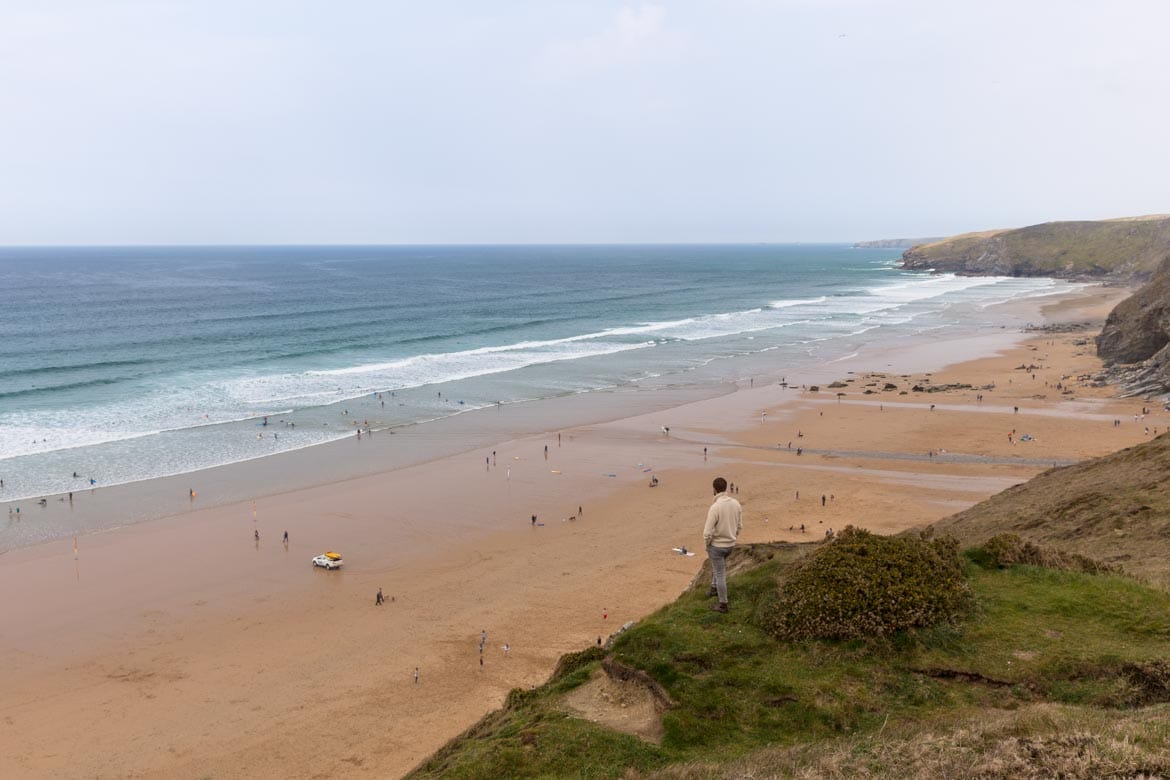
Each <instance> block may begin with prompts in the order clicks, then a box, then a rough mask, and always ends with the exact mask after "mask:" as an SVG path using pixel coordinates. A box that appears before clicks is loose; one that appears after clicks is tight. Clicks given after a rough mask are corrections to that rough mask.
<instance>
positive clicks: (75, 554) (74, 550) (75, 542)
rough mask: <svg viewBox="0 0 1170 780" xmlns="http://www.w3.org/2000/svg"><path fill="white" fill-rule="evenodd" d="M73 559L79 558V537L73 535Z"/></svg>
mask: <svg viewBox="0 0 1170 780" xmlns="http://www.w3.org/2000/svg"><path fill="white" fill-rule="evenodd" d="M73 560H77V537H76V536H75V537H73Z"/></svg>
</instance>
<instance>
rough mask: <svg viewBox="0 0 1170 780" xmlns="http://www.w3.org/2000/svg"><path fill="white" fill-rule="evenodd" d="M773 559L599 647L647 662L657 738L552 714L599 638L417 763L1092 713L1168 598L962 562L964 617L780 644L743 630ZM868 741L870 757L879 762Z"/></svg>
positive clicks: (452, 764)
mask: <svg viewBox="0 0 1170 780" xmlns="http://www.w3.org/2000/svg"><path fill="white" fill-rule="evenodd" d="M786 565H787V562H786V561H783V560H774V561H771V562H769V563H766V564H764V565H762V566H759V567H758V568H756V569H754V570H751V571H748V572H745V573H743V574H741V575H739V576H738V577H735V578H734V579H733V580H732V581H731V583H730V588H731V607H732V609H731V612H730V614H728V615H719V614H716V613H713V612H711V611H709V610H708V609H707V606H708V603H709V602H708V601H707V600H706V599H705V598H703V597H702V596H701V594H698V593H692V594H686V595H684V596H683V597H681V598H680V599H679V600H678V601H677V602H676V603H674V604H672V605H670V606H668V607H666V608H664V609H662V610H660V611H659V612H657V613H655V614H654V615H651V616H650V617H648V618H647V619H645V620H643V621H642V622H641V623H639V624H638V625H637V626H635V627H634V628H633V629H632V630H630V631H629V632H627V633H625V634H623V635H622V636H621V637H619V638H618V640H617V641H616V643H615V646H614V648H613V651H612V653H613V656H614V658H615V659H616V660H617V661H620V662H621V663H624V664H626V665H628V666H632V667H635V668H639V669H643V670H645V671H647V672H648V673H649V674H650V675H651V676H652V677H654V679H655V680H657V681H658V683H659V684H661V685H662V686H663V688H664V689H665V690H666V691H667V692H668V693H669V695H670V696H671V697H672V698H673V699H674V701H675V702H676V703H677V706H676V707H674V708H673V709H671V710H668V711H667V712H666V713H665V715H664V718H663V725H664V729H665V736H664V738H663V740H662V744H661V745H660V746H658V745H653V744H650V743H648V742H644V741H642V740H639V739H637V738H636V737H633V736H629V735H626V734H621V733H618V732H614V731H611V730H609V729H607V728H604V727H602V726H599V725H596V724H593V723H589V722H586V721H584V720H579V719H576V718H573V717H570V716H569V715H568V714H567V713H566V711H565V709H564V707H563V705H561V703H560V699H561V696H562V695H563V693H564V692H565V691H567V690H569V689H571V688H573V687H575V686H577V685H580V684H582V683H584V682H585V681H586V680H587V679H588V677H589V675H590V674H592V673H593V672H594V671H595V669H596V668H597V666H598V663H599V659H600V658H601V651H598V650H591V651H586V652H584V653H580V654H577V655H576V656H575V657H573V658H571V659H568V660H567V661H566V662H563V663H562V665H561V667H560V668H559V669H558V673H557V674H556V675H555V676H554V678H553V679H552V680H551V681H550V682H549V683H547V684H546V685H544V686H542V687H540V688H538V689H536V690H534V691H525V692H519V691H517V692H514V693H513V696H511V697H510V698H509V704H508V705H507V706H506V707H505V708H504V709H503V710H501V711H499V712H496V713H493V714H492V715H489V716H488V717H487V718H485V719H484V720H483V721H482V722H481V723H480V724H477V726H476V727H474V728H473V729H471V730H470V731H469V732H468V733H467V734H465V735H463V736H462V737H460V738H458V739H456V740H455V741H453V742H452V743H451V744H449V745H448V746H447V747H446V748H444V749H443V750H442V751H440V752H439V753H438V754H436V755H435V756H434V757H432V759H431V760H430V761H429V762H428V763H427V764H424V765H423V766H422V767H420V768H419V769H418V770H417V771H416V774H415V776H417V777H434V776H440V775H441V776H443V777H466V778H479V777H483V778H487V777H492V778H498V777H623V776H627V775H628V773H629V772H631V771H633V772H636V773H651V772H655V771H664V772H666V773H667V774H668V775H670V774H671V773H672V772H674V771H675V770H674V769H671V767H675V768H677V767H683V766H689V765H691V764H694V763H695V762H710V761H711V760H712V757H715V756H717V757H718V759H719V761H720V762H724V763H726V762H731V763H732V764H734V763H735V762H737V761H745V760H747V761H750V760H751V758H750V757H751V756H752V755H754V754H756V753H759V752H760V751H762V750H764V751H773V752H775V751H787V752H784V756H785V758H784V759H783V760H784V761H798V763H799V760H800V759H799V756H800V755H803V754H804V753H802V751H804V752H808V751H809V750H810V746H813V745H819V744H823V745H836V746H838V747H837V748H835V750H837V751H838V754H839V755H846V756H853V758H851V759H850V760H856V761H860V762H861V763H860V764H857V765H858V766H866V767H869V766H870V764H869V763H866V762H867V761H869V760H870V759H867V758H865V755H866V753H867V751H869V750H870V749H871V748H872V740H873V738H874V736H875V735H878V734H881V733H883V732H884V733H886V734H889V735H898V738H907V739H909V738H910V736H912V735H913V734H916V733H919V732H921V731H922V730H924V729H936V730H937V729H939V728H940V727H941V726H944V725H945V724H956V723H960V722H962V721H963V720H964V719H971V718H975V719H976V720H978V718H979V713H981V712H997V713H1001V712H1003V711H1010V710H1015V709H1018V708H1021V707H1029V706H1038V705H1042V704H1043V705H1045V706H1067V707H1072V708H1074V711H1076V710H1077V708H1080V709H1082V710H1083V711H1085V712H1087V713H1088V712H1092V713H1096V712H1100V711H1101V710H1102V709H1103V708H1119V707H1126V706H1129V705H1132V704H1133V703H1135V702H1137V701H1138V700H1140V699H1141V698H1142V696H1145V697H1146V698H1145V699H1144V700H1145V701H1149V700H1150V699H1149V696H1150V695H1151V694H1150V691H1149V690H1146V691H1140V690H1138V689H1137V688H1136V687H1135V684H1134V683H1133V682H1132V681H1131V678H1130V677H1129V676H1127V672H1126V670H1127V669H1128V668H1129V667H1128V666H1127V665H1129V664H1135V663H1136V664H1142V663H1147V662H1157V661H1159V659H1163V658H1167V657H1170V595H1168V594H1166V593H1164V592H1162V591H1158V590H1154V589H1151V588H1147V587H1144V586H1142V585H1140V584H1138V583H1136V582H1133V581H1130V580H1127V579H1123V578H1118V577H1112V576H1090V575H1085V574H1080V573H1074V572H1067V571H1053V570H1046V569H1037V568H1031V567H1014V568H1011V569H1007V570H985V569H983V568H981V567H979V566H976V565H975V564H973V563H968V565H967V574H968V576H969V578H970V582H971V586H972V589H973V591H974V593H975V596H976V600H977V605H978V606H977V610H976V614H975V616H974V617H972V618H971V619H969V620H967V621H966V622H964V623H963V624H962V625H959V626H936V627H934V628H930V629H924V630H919V631H916V632H905V633H902V634H898V635H896V636H894V637H891V638H888V639H886V640H882V641H862V640H853V641H840V642H829V641H805V642H779V641H777V640H775V639H773V638H771V636H769V635H768V634H767V633H766V632H765V631H764V630H762V629H761V628H759V627H758V625H757V622H756V612H757V609H758V608H759V605H760V604H762V603H765V602H766V601H767V600H768V599H770V598H774V592H775V587H776V582H777V581H778V579H780V578H782V577H783V571H784V567H785V566H786ZM1167 694H1170V691H1161V692H1159V691H1155V692H1154V694H1153V695H1154V698H1155V700H1157V699H1158V697H1159V696H1163V699H1162V700H1166V699H1167V698H1170V696H1167ZM1157 733H1160V734H1162V735H1163V736H1165V730H1164V729H1163V730H1162V731H1161V732H1157ZM866 745H870V746H871V747H869V748H867V747H866ZM842 746H843V747H842ZM1160 749H1161V750H1166V749H1167V745H1166V744H1165V743H1163V744H1162V745H1161V746H1160ZM814 752H815V751H814ZM878 752H879V753H882V751H880V750H879V751H878ZM810 755H811V753H810ZM882 755H883V756H885V757H884V758H874V759H873V760H874V761H879V763H880V762H881V761H886V762H889V761H891V760H893V758H892V757H890V756H888V755H885V753H882ZM794 756H795V757H796V758H794ZM858 756H861V758H858ZM810 760H811V759H810ZM818 760H820V759H818ZM786 766H787V764H786ZM793 766H795V765H793ZM708 768H709V767H708ZM793 771H795V770H793ZM867 771H870V770H867ZM705 772H707V770H703V772H700V773H699V775H696V776H706V774H704V773H705ZM784 773H785V774H787V770H786V771H785V772H784ZM683 774H684V775H685V774H686V773H685V772H684V773H683ZM716 774H718V772H716ZM671 776H673V775H671ZM680 776H681V775H680Z"/></svg>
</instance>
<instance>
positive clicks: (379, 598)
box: [374, 588, 386, 607]
mask: <svg viewBox="0 0 1170 780" xmlns="http://www.w3.org/2000/svg"><path fill="white" fill-rule="evenodd" d="M385 600H386V599H384V598H382V589H381V588H378V595H377V596H375V597H374V606H376V607H380V606H382V602H384V601H385Z"/></svg>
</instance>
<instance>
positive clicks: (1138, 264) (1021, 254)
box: [902, 214, 1170, 282]
mask: <svg viewBox="0 0 1170 780" xmlns="http://www.w3.org/2000/svg"><path fill="white" fill-rule="evenodd" d="M1168 253H1170V215H1165V214H1160V215H1152V216H1148V217H1134V218H1126V219H1114V220H1101V221H1079V222H1046V223H1044V224H1041V225H1031V226H1029V227H1022V228H1016V229H1011V230H988V231H983V232H979V233H965V234H963V235H959V236H953V237H951V238H946V239H943V240H941V241H936V242H934V243H929V244H922V245H919V246H915V247H912V248H911V249H908V250H907V251H906V252H904V253H903V254H902V267H903V268H905V269H907V270H933V271H949V272H954V273H958V274H964V275H972V276H979V275H995V276H1053V277H1061V278H1069V279H1111V280H1122V281H1126V282H1135V281H1144V280H1145V279H1148V278H1149V277H1150V276H1151V274H1152V273H1153V272H1154V270H1155V268H1156V267H1157V266H1158V264H1159V263H1160V262H1161V261H1162V258H1164V257H1165V256H1166V255H1167V254H1168Z"/></svg>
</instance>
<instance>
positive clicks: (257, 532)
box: [252, 528, 260, 542]
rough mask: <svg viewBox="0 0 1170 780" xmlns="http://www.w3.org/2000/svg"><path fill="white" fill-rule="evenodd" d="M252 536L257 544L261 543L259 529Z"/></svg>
mask: <svg viewBox="0 0 1170 780" xmlns="http://www.w3.org/2000/svg"><path fill="white" fill-rule="evenodd" d="M252 536H253V537H254V538H255V539H256V541H257V542H259V541H260V529H259V528H257V529H256V530H255V531H253V532H252Z"/></svg>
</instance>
